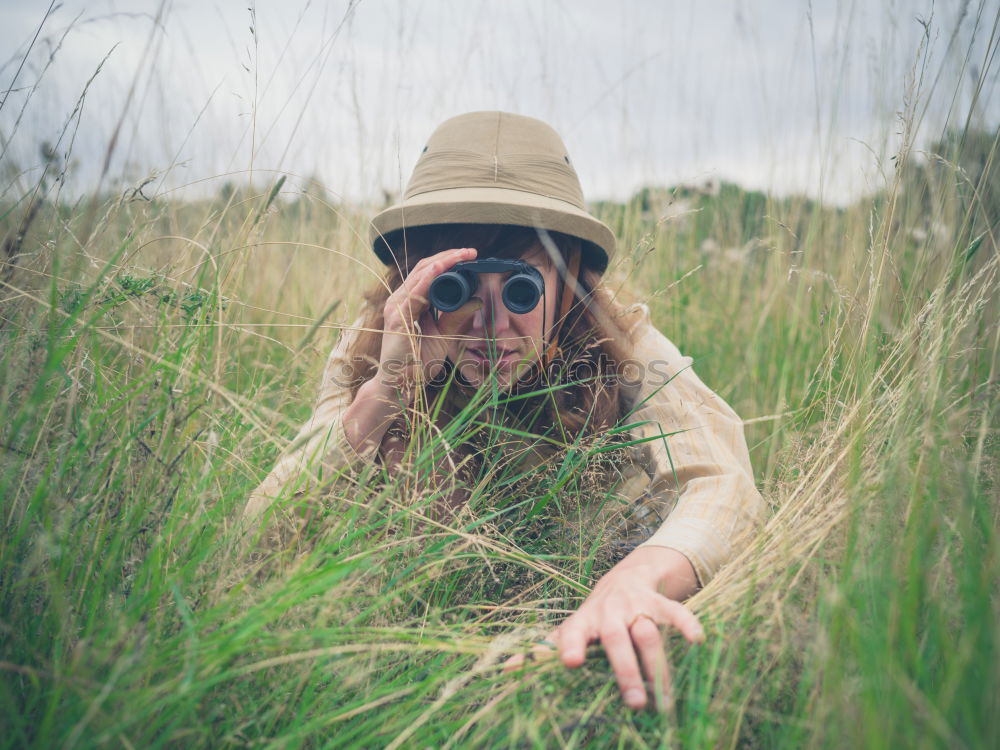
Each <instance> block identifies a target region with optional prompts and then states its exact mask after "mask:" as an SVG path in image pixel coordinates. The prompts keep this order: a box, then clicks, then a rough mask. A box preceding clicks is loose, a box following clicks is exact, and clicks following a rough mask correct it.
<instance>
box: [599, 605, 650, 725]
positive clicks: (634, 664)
mask: <svg viewBox="0 0 1000 750" xmlns="http://www.w3.org/2000/svg"><path fill="white" fill-rule="evenodd" d="M601 643H602V644H603V645H604V650H605V652H607V655H608V661H610V662H611V669H612V670H613V671H614V673H615V679H616V680H617V681H618V689H619V690H621V693H622V698H623V699H624V700H625V704H626V705H627V706H628V707H629V708H642V707H643V706H645V705H646V688H645V686H644V685H643V684H642V674H641V673H640V672H639V661H638V659H636V656H635V648H634V647H633V645H632V636H631V634H630V633H629V631H628V629H627V628H626V627H625V624H624V623H622V622H615V623H613V624H610V625H607V626H606V627H605V628H604V629H603V630H602V631H601Z"/></svg>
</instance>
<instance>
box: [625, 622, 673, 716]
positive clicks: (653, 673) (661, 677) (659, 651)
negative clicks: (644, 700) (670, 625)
mask: <svg viewBox="0 0 1000 750" xmlns="http://www.w3.org/2000/svg"><path fill="white" fill-rule="evenodd" d="M629 632H630V633H631V634H632V643H633V644H634V645H635V648H636V650H637V651H638V652H639V660H640V661H641V662H642V671H643V672H644V673H645V675H646V680H648V681H649V684H650V686H651V687H652V689H653V697H654V699H655V700H656V708H657V710H659V711H665V710H667V709H669V708H670V707H671V706H672V705H673V691H672V686H671V684H670V664H669V661H668V659H667V652H666V649H665V648H664V647H663V636H662V635H660V629H659V628H658V627H657V625H656V623H655V622H653V621H652V620H651V619H649V618H648V617H637V618H636V620H635V622H633V623H632V627H631V628H629Z"/></svg>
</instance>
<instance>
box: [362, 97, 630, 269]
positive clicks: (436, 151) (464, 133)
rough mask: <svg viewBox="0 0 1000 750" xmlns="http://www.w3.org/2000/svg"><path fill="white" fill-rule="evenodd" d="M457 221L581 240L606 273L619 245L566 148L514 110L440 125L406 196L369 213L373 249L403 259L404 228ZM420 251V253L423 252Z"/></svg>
mask: <svg viewBox="0 0 1000 750" xmlns="http://www.w3.org/2000/svg"><path fill="white" fill-rule="evenodd" d="M453 224H498V225H505V226H521V227H532V228H535V229H536V230H539V231H542V230H545V231H549V232H556V233H559V234H563V235H568V236H570V237H576V238H577V239H579V240H580V241H581V250H582V262H583V263H585V264H586V266H587V267H589V268H591V269H593V270H595V271H597V272H598V273H603V272H604V270H605V269H606V268H607V267H608V261H609V258H610V256H611V254H612V253H613V252H614V249H615V235H614V233H613V232H612V231H611V229H610V227H608V226H607V225H606V224H604V223H603V222H602V221H600V220H598V219H597V218H595V217H594V216H592V215H591V214H590V212H589V211H588V210H587V206H586V203H585V202H584V199H583V190H582V189H581V188H580V179H579V177H577V174H576V170H575V169H574V168H573V164H572V163H571V162H570V159H569V155H568V154H567V153H566V146H565V144H564V143H563V141H562V138H560V137H559V134H558V133H556V131H555V130H553V129H552V128H551V127H550V126H549V125H547V124H546V123H544V122H542V121H541V120H536V119H534V118H533V117H526V116H524V115H517V114H513V113H511V112H496V111H494V112H468V113H466V114H462V115H458V116H457V117H452V118H451V119H449V120H446V121H445V122H443V123H441V124H440V125H439V126H438V127H437V128H436V129H435V130H434V132H433V133H432V134H431V137H430V138H429V139H428V141H427V145H426V146H424V149H423V152H422V153H421V154H420V158H419V159H418V160H417V164H416V166H415V167H414V168H413V174H412V175H411V177H410V181H409V183H408V184H407V186H406V190H405V192H404V194H403V199H402V200H401V201H399V202H398V203H396V204H394V205H391V206H387V207H385V208H383V209H382V210H381V211H379V213H378V214H377V215H376V216H375V217H374V218H372V221H371V225H370V238H371V243H372V249H373V250H374V251H375V254H376V255H377V256H378V257H379V259H380V260H381V261H382V262H383V263H385V264H387V265H391V264H394V263H395V264H400V263H405V262H406V261H405V258H397V257H396V253H397V252H400V253H402V254H403V255H404V256H405V255H406V254H407V253H408V252H409V251H408V250H406V229H408V228H417V227H427V226H435V225H453ZM418 252H419V251H418Z"/></svg>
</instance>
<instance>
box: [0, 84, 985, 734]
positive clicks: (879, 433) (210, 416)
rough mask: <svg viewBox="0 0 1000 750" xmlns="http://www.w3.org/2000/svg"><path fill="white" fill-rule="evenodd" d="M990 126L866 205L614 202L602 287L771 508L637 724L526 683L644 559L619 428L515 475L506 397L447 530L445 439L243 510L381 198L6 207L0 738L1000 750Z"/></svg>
mask: <svg viewBox="0 0 1000 750" xmlns="http://www.w3.org/2000/svg"><path fill="white" fill-rule="evenodd" d="M989 74H993V75H995V68H989V67H988V66H987V67H985V68H984V70H983V73H982V75H983V76H986V75H989ZM921 93H922V92H920V91H915V92H914V96H920V95H921ZM907 137H912V136H911V135H910V136H907ZM997 144H998V140H997V132H996V131H986V132H984V131H981V130H976V129H973V128H969V127H962V128H959V129H956V130H949V131H947V132H946V133H943V134H942V136H941V137H940V138H939V139H936V142H935V143H933V144H931V150H932V151H933V153H934V156H933V158H932V159H930V160H928V161H926V163H925V162H921V161H919V160H917V159H916V158H915V157H914V155H913V154H912V153H911V149H912V148H913V145H914V144H913V143H912V142H911V141H909V140H907V139H906V138H904V141H903V144H902V148H901V151H900V153H899V160H900V167H899V169H898V170H897V172H896V173H895V176H894V177H893V178H892V179H890V180H889V183H888V185H887V187H886V189H885V190H883V191H881V192H879V193H878V194H876V195H874V196H872V197H870V198H868V199H864V200H859V201H858V202H856V203H855V204H853V205H851V206H850V207H848V208H833V207H828V206H824V205H822V204H817V203H814V202H812V201H809V200H806V199H803V198H778V197H774V196H769V195H764V194H759V193H750V192H746V191H743V190H741V189H739V188H738V187H736V186H733V185H728V184H723V185H722V186H721V188H720V189H719V190H718V191H710V192H699V191H696V190H690V189H687V190H683V189H677V190H661V191H657V190H647V191H643V192H642V193H640V194H637V195H636V197H635V198H634V200H632V201H630V202H628V203H625V204H603V205H601V206H598V207H596V208H597V210H598V211H599V212H600V214H601V216H602V217H603V218H604V219H605V220H606V221H608V222H609V223H610V224H611V225H612V226H613V228H614V229H615V230H616V233H617V234H618V236H619V238H620V239H621V247H622V248H623V250H622V253H621V255H620V257H619V259H618V261H617V262H616V264H615V265H614V267H613V268H612V269H611V270H610V271H609V274H608V277H607V280H608V283H609V284H610V285H611V286H612V287H615V288H617V287H619V286H620V287H622V289H623V294H628V293H631V294H632V295H634V296H636V297H638V298H640V299H643V300H645V301H647V302H648V303H649V305H650V307H651V310H652V314H653V319H654V322H655V323H656V324H657V325H658V326H660V327H661V328H662V329H663V330H664V331H665V332H666V333H667V335H668V336H670V337H671V338H672V339H673V340H674V341H675V342H676V343H678V345H679V346H680V348H681V349H682V351H684V352H685V353H686V354H690V355H691V356H693V357H694V359H695V369H696V371H697V372H698V373H699V375H700V376H701V377H702V378H703V379H704V380H705V381H706V382H707V383H709V384H710V385H712V386H713V387H714V388H716V389H717V390H718V391H719V392H720V393H721V394H722V395H723V396H724V397H725V398H726V399H727V400H728V401H729V402H730V403H731V404H732V405H733V406H734V408H735V409H736V410H737V412H738V413H740V414H741V415H742V416H743V417H744V418H746V419H747V421H748V424H747V428H746V429H747V435H748V439H749V443H750V445H751V449H752V458H753V463H754V466H755V467H756V469H757V473H758V477H757V479H758V482H759V484H760V485H761V487H762V488H763V490H764V493H765V497H766V498H767V500H768V501H769V503H770V505H771V507H772V513H771V516H770V518H769V520H768V523H767V526H766V528H765V529H764V530H763V532H762V533H761V535H760V536H759V538H757V539H755V540H754V541H753V543H752V545H751V546H750V547H749V548H748V549H747V550H746V551H745V552H743V553H742V554H740V556H739V557H738V558H737V559H736V560H734V561H733V562H732V563H731V564H730V565H729V566H728V567H727V568H726V569H725V570H724V571H723V572H722V573H721V574H720V575H719V576H718V578H716V579H715V580H714V581H713V582H712V583H711V584H710V585H709V586H708V587H707V588H706V589H705V590H704V591H702V592H700V593H699V594H698V595H697V596H695V597H694V598H693V599H692V600H691V602H690V604H691V606H692V608H693V609H694V610H695V611H696V612H697V613H698V614H699V616H700V617H701V618H702V621H703V623H704V624H705V626H706V630H707V633H708V638H707V640H706V642H705V644H704V645H702V646H698V647H694V648H690V647H687V646H686V645H684V644H682V643H679V642H677V643H675V642H673V641H672V642H671V655H672V661H673V674H674V679H675V681H676V685H677V689H676V694H677V696H678V702H677V705H676V709H675V710H674V711H673V712H671V713H667V714H656V713H653V712H638V713H630V712H627V711H626V710H625V709H623V707H622V704H621V702H620V698H619V697H618V692H617V688H616V686H615V683H614V679H613V677H612V676H611V674H610V671H609V669H608V665H607V663H606V661H605V659H604V657H603V655H602V653H601V650H600V648H599V647H596V646H595V647H594V648H593V649H592V651H591V657H590V658H588V660H587V662H586V664H585V666H584V667H582V668H581V669H579V670H575V671H567V670H565V669H563V668H562V667H561V666H560V665H559V664H558V663H557V662H554V661H553V662H543V663H533V664H532V665H531V666H529V667H528V668H527V669H525V670H524V671H522V672H520V673H516V674H504V673H502V671H501V669H500V664H502V662H503V661H504V660H505V659H506V658H507V656H508V655H509V654H511V653H514V652H516V651H517V650H520V649H523V648H525V647H526V646H527V644H530V642H531V641H532V639H534V638H539V637H542V634H543V633H545V632H546V631H547V630H548V628H549V627H551V625H553V624H555V623H557V622H558V621H559V620H560V619H561V618H562V617H564V616H565V615H566V614H568V613H569V612H571V611H572V610H573V609H574V608H575V607H576V606H577V605H578V604H579V603H580V601H582V598H583V597H584V596H585V595H586V592H587V591H588V590H589V587H590V586H591V585H592V584H593V583H594V582H595V581H596V580H597V579H598V578H599V577H600V575H601V574H602V573H603V572H604V570H606V569H607V567H608V565H609V564H610V559H611V558H610V555H611V551H610V550H609V549H608V543H607V539H606V538H605V537H603V536H602V534H601V528H600V527H598V526H591V525H588V524H587V521H586V520H585V519H586V510H587V509H588V508H589V507H592V506H593V505H594V504H599V503H600V502H601V501H602V500H603V499H604V493H605V492H606V489H607V488H606V487H601V486H600V479H599V477H600V473H599V469H600V467H601V462H602V461H603V460H604V457H605V456H606V454H605V453H602V452H601V450H600V448H601V446H599V445H581V446H578V449H577V450H575V451H569V452H567V453H566V454H565V455H564V456H561V457H558V458H557V459H556V460H554V461H551V462H548V463H547V464H545V465H543V466H541V467H540V468H539V469H538V470H536V471H534V472H530V473H528V474H527V475H518V474H517V473H516V472H515V471H514V469H513V467H511V466H508V465H507V464H506V463H505V459H506V454H505V452H504V446H503V441H504V435H503V434H500V433H492V434H491V433H490V432H489V431H488V430H487V431H485V432H484V431H483V428H482V425H481V421H482V417H483V416H484V411H485V410H488V409H489V408H491V402H490V399H489V398H487V399H486V401H485V402H483V403H482V404H480V407H479V409H478V410H477V409H475V408H474V409H470V410H469V412H468V413H465V414H463V415H462V416H461V418H460V419H459V420H458V421H457V422H456V424H455V432H454V434H452V435H448V436H446V437H448V438H450V439H452V440H455V439H459V440H464V439H476V440H480V441H482V442H483V443H484V444H485V445H486V446H487V449H488V450H489V451H490V452H491V453H490V455H491V457H492V458H493V459H494V460H493V463H494V464H495V469H496V473H495V475H493V476H492V477H491V478H490V481H489V482H484V483H482V484H478V485H475V486H474V487H472V488H471V489H472V497H471V500H470V502H469V506H468V509H467V511H466V512H465V513H464V514H463V515H462V516H460V517H459V519H458V520H457V521H455V522H452V523H442V522H439V521H436V520H434V516H433V514H432V513H431V512H430V509H431V505H432V504H433V503H434V502H435V500H436V497H435V495H434V490H433V488H432V486H431V484H430V483H429V482H427V481H426V479H427V474H428V473H429V472H430V470H431V467H432V466H433V465H434V463H435V461H436V460H437V459H439V458H440V449H441V444H440V442H438V443H437V444H435V443H434V441H431V445H430V447H429V448H428V450H427V452H426V453H425V454H422V455H421V456H418V457H416V459H415V461H414V464H413V466H412V468H411V469H410V471H409V472H408V473H406V474H405V475H404V476H402V477H400V478H398V479H396V480H394V481H382V480H383V479H384V477H381V476H379V475H378V473H377V472H374V471H371V470H365V471H364V472H362V474H361V475H360V476H357V477H355V476H346V475H345V476H333V477H327V478H326V479H328V480H329V481H328V482H327V485H328V486H327V488H326V491H325V492H323V493H313V494H312V495H309V496H307V497H305V498H299V499H296V500H294V501H292V500H289V501H288V502H286V503H285V504H283V505H282V507H281V508H280V510H279V515H281V516H283V517H285V518H290V519H295V518H297V517H300V516H308V518H309V522H308V523H301V522H299V523H291V524H286V525H285V528H286V529H290V530H291V533H290V534H286V535H285V536H283V537H282V538H281V539H280V543H278V544H274V543H273V542H272V543H270V544H267V543H261V544H260V545H259V546H258V547H257V548H256V549H254V550H252V551H251V553H249V554H245V553H244V552H243V548H242V544H243V542H242V541H241V538H240V534H239V529H238V528H237V524H236V519H237V518H238V516H239V514H240V512H241V510H242V506H243V503H244V502H245V501H246V498H247V496H248V494H249V493H250V491H251V490H252V489H253V488H254V487H255V486H256V484H257V483H258V482H259V481H260V479H262V478H263V476H264V475H265V474H266V472H267V471H268V470H269V468H270V466H271V465H272V464H273V462H274V460H275V458H276V457H277V455H278V453H279V451H280V450H281V449H283V448H284V447H285V446H286V445H287V444H288V441H289V440H290V439H291V437H292V436H293V435H294V433H295V430H296V428H297V426H298V424H299V423H300V422H301V420H302V419H304V418H305V416H307V415H308V413H309V411H310V408H311V402H312V399H313V397H314V395H315V388H316V384H317V382H318V377H319V372H320V369H321V367H322V364H323V360H324V357H325V355H326V353H327V352H328V350H329V348H330V346H331V345H332V344H333V342H334V341H335V340H336V337H337V335H338V334H337V331H338V327H339V326H341V325H343V324H344V323H345V322H347V321H350V320H353V317H354V314H355V313H356V312H357V311H358V309H359V306H360V303H361V297H360V295H359V288H360V287H363V286H368V285H369V284H370V283H374V281H375V279H376V276H375V272H377V271H378V269H377V267H376V263H375V261H374V260H373V258H372V257H371V255H370V251H369V250H368V248H367V247H366V244H365V242H364V227H365V223H364V222H365V216H366V209H365V208H363V207H350V206H344V205H337V204H333V203H330V202H328V201H324V200H321V199H319V198H317V197H316V196H315V195H314V194H307V193H302V192H297V191H295V190H293V189H292V188H291V187H287V186H285V185H284V184H283V182H281V176H280V175H275V176H274V177H273V180H272V181H271V182H269V183H268V184H267V185H266V186H263V187H260V188H259V189H258V190H257V191H254V190H253V189H250V188H243V189H240V190H237V191H231V190H227V191H225V192H220V195H219V196H218V197H217V198H216V199H211V200H210V199H205V200H202V201H194V200H189V201H180V200H165V199H156V200H153V201H146V200H143V199H142V198H141V196H138V195H126V196H124V197H122V196H114V197H103V198H102V197H94V198H88V199H87V200H85V201H83V202H81V203H80V204H78V205H76V206H67V205H64V204H62V203H57V202H54V201H52V200H50V199H47V198H46V197H45V191H44V190H40V191H38V192H37V193H35V194H34V195H35V197H32V196H30V195H28V196H25V197H24V198H23V199H21V200H19V201H17V202H13V203H8V204H6V205H4V206H3V207H2V211H0V216H2V217H3V222H4V224H3V227H4V232H5V237H6V244H5V246H4V247H5V249H6V250H7V251H8V255H9V256H10V257H8V258H7V262H6V263H5V265H4V266H3V269H2V272H0V281H2V289H0V315H2V318H3V323H2V331H0V337H2V338H0V342H2V343H0V497H2V498H3V501H2V505H0V511H2V520H0V523H2V524H3V526H2V529H3V532H2V534H0V675H2V676H0V701H2V711H0V738H2V739H0V741H2V742H3V744H4V745H5V746H9V747H28V746H34V747H91V746H94V747H97V746H124V747H135V748H140V747H160V746H171V747H200V746H210V747H217V746H226V745H234V746H244V745H268V746H275V747H299V746H305V747H313V746H337V747H341V746H363V747H370V746H379V747H382V746H385V747H458V746H473V747H481V746H487V747H493V746H497V747H534V746H540V747H556V746H571V747H581V746H588V747H591V746H593V747H664V746H682V747H721V746H725V747H732V746H736V745H741V746H768V747H770V746H779V747H800V746H832V747H845V746H856V745H864V746H869V747H891V748H895V747H970V748H972V747H991V746H996V745H997V743H998V741H1000V721H998V719H997V716H998V715H1000V697H998V696H1000V679H998V678H1000V649H998V634H1000V623H998V614H1000V596H998V590H997V581H998V580H1000V559H998V544H1000V536H998V523H1000V516H998V510H997V507H998V506H997V503H996V500H997V478H998V477H997V473H998V469H997V467H998V459H1000V440H998V421H997V412H998V399H997V392H998V387H1000V386H998V383H1000V373H998V367H1000V346H998V344H1000V326H998V320H1000V315H998V312H1000V299H998V294H997V292H998V286H1000V278H998V273H1000V254H998V246H1000V245H998V243H997V239H996V230H997V227H996V221H997V219H998V217H1000V213H998V206H1000V203H998V202H997V200H998V197H1000V175H998V172H997V170H996V167H995V156H996V150H997ZM670 202H674V203H676V202H682V203H683V204H684V206H685V210H684V211H681V212H677V211H671V215H673V216H674V218H670V219H666V220H664V219H662V218H661V217H662V216H663V215H664V212H665V207H666V205H667V204H668V203H670ZM28 216H30V217H31V222H30V226H26V221H25V219H26V217H28ZM25 229H26V232H23V231H22V230H25ZM19 233H23V234H24V237H23V239H16V238H17V236H18V234H19ZM14 249H16V252H14ZM495 398H497V396H494V399H495ZM435 449H436V450H437V451H438V453H436V454H435V453H434V450H435ZM560 482H564V484H561V485H558V486H560V487H561V489H560V490H559V491H558V492H553V491H552V488H553V486H556V483H560Z"/></svg>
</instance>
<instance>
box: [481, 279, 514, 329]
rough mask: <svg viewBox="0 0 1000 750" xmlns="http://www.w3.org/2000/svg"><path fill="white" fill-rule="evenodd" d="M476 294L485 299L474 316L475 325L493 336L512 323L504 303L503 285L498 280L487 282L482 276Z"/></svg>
mask: <svg viewBox="0 0 1000 750" xmlns="http://www.w3.org/2000/svg"><path fill="white" fill-rule="evenodd" d="M484 276H485V274H484ZM476 296H477V297H479V298H480V299H481V300H482V301H483V306H482V308H481V309H480V310H479V311H478V312H477V313H476V314H475V316H474V317H473V324H474V325H475V327H476V328H477V329H479V330H482V331H483V332H485V333H487V334H490V335H493V336H496V335H497V334H498V333H501V332H503V331H505V330H507V328H508V326H509V325H510V311H509V310H508V309H507V306H506V305H505V304H504V303H503V289H502V287H501V285H500V284H499V283H497V282H496V281H491V282H487V281H486V279H485V278H483V277H480V280H479V289H478V290H477V292H476Z"/></svg>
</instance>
